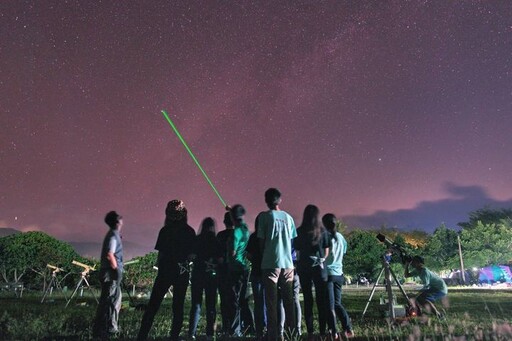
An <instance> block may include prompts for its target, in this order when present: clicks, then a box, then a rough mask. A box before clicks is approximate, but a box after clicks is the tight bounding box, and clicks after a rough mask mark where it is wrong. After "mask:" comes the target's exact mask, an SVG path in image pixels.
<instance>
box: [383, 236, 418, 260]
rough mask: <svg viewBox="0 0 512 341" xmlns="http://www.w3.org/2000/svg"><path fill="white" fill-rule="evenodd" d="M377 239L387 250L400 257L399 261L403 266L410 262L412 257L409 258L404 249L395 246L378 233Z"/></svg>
mask: <svg viewBox="0 0 512 341" xmlns="http://www.w3.org/2000/svg"><path fill="white" fill-rule="evenodd" d="M377 239H378V240H379V241H380V242H381V243H384V244H385V245H386V247H387V248H389V249H390V250H391V251H393V252H395V253H396V254H397V255H398V256H399V257H400V260H401V261H402V263H403V264H405V263H409V262H410V261H412V256H410V255H409V254H408V253H407V251H405V250H404V248H403V247H402V246H400V245H398V244H396V243H395V242H393V241H392V240H390V239H388V238H386V236H385V235H383V234H382V233H379V234H378V235H377Z"/></svg>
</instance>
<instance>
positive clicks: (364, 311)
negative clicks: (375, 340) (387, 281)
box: [361, 268, 384, 319]
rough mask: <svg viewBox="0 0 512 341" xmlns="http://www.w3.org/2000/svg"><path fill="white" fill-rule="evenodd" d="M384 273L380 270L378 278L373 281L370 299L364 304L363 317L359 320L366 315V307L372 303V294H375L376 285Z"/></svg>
mask: <svg viewBox="0 0 512 341" xmlns="http://www.w3.org/2000/svg"><path fill="white" fill-rule="evenodd" d="M383 272H384V268H382V269H381V270H380V272H379V276H378V277H377V280H376V281H375V284H374V285H373V288H372V291H371V292H370V297H368V302H366V306H365V307H364V310H363V315H362V316H361V318H362V319H363V318H364V315H365V314H366V310H367V309H368V306H369V305H370V302H371V301H372V297H373V294H374V293H375V289H377V285H378V284H379V280H380V277H381V276H382V273H383Z"/></svg>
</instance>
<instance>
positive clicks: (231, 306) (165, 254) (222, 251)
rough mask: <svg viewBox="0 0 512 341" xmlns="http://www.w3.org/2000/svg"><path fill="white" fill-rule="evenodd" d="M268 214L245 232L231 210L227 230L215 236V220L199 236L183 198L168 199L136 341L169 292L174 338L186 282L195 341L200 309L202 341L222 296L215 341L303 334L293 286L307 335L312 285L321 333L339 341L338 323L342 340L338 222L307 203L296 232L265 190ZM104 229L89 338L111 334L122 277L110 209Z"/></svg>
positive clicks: (117, 224) (274, 194)
mask: <svg viewBox="0 0 512 341" xmlns="http://www.w3.org/2000/svg"><path fill="white" fill-rule="evenodd" d="M265 202H266V204H267V207H268V210H267V211H264V212H261V213H260V214H259V215H258V216H257V218H256V222H255V226H254V228H255V231H254V232H253V233H252V234H251V233H250V231H249V227H248V225H247V223H246V222H245V219H244V216H245V213H246V211H245V208H244V207H243V206H242V205H234V206H233V207H228V208H227V210H228V211H227V212H226V214H225V215H224V220H223V222H224V225H225V227H226V229H225V230H223V231H221V232H219V233H218V234H216V233H215V221H214V220H213V219H212V218H206V219H204V220H203V221H202V223H201V227H200V230H199V231H198V232H199V234H198V235H197V236H196V233H195V231H194V229H193V228H192V227H190V226H189V225H188V223H187V209H186V207H185V204H184V203H183V202H182V201H180V200H172V201H170V202H169V203H168V204H167V207H166V210H165V223H164V227H162V229H161V230H160V232H159V235H158V239H157V241H156V245H155V249H156V250H157V251H158V260H157V267H158V274H157V276H156V279H155V282H154V284H153V289H152V291H151V296H150V299H149V302H148V304H147V307H146V309H145V311H144V315H143V317H142V322H141V326H140V329H139V333H138V336H137V339H138V340H145V339H147V338H148V335H149V332H150V330H151V326H152V324H153V320H154V317H155V315H156V313H157V312H158V310H159V308H160V304H161V303H162V300H163V298H164V296H165V295H166V294H167V292H168V290H169V288H170V287H172V296H173V300H172V313H173V319H172V326H171V333H170V338H171V339H172V340H178V339H179V336H180V333H181V330H182V327H183V320H184V303H185V295H186V291H187V288H188V286H189V282H190V283H191V298H192V300H191V301H192V302H191V307H190V314H189V328H188V329H189V330H188V336H189V337H190V338H191V339H194V338H195V336H196V333H197V326H198V322H199V318H200V315H201V307H202V305H203V298H204V301H205V308H206V309H205V311H206V312H205V315H206V336H207V338H209V339H213V337H214V333H215V332H216V328H215V326H216V315H217V312H216V306H217V297H218V296H220V310H221V316H222V327H221V333H222V334H224V335H226V336H231V337H239V336H242V335H243V334H244V333H253V334H255V335H256V337H257V338H259V339H263V338H264V337H266V338H267V339H268V340H277V339H279V338H281V337H283V335H284V333H289V335H300V334H301V333H302V330H301V325H302V317H301V316H302V309H301V305H300V302H299V288H301V289H302V292H303V295H304V314H303V315H304V318H305V321H306V327H307V333H308V335H313V334H314V333H315V330H314V325H313V320H314V319H313V302H314V299H313V287H314V292H315V296H316V300H315V302H316V305H317V311H318V318H319V322H320V323H319V332H320V334H322V335H327V333H328V332H329V333H330V334H331V336H333V338H334V339H338V338H339V334H338V329H337V323H336V320H337V319H340V320H341V323H342V327H343V329H344V332H345V335H346V336H348V337H351V336H353V331H352V326H351V323H350V318H349V317H348V314H347V312H346V310H345V309H344V307H343V305H342V303H341V288H342V282H343V255H344V254H345V253H346V250H347V242H346V241H345V239H344V238H343V236H342V235H341V234H340V233H339V232H337V231H336V217H335V215H334V214H326V215H324V216H323V218H322V219H320V211H319V209H318V208H317V207H316V206H314V205H308V206H307V207H306V209H305V210H304V217H303V221H302V224H301V225H300V226H299V227H298V228H296V226H295V222H294V220H293V218H292V217H291V216H290V215H289V214H288V213H286V212H285V211H283V210H281V208H280V204H281V193H280V192H279V190H277V189H276V188H269V189H268V190H267V191H266V192H265ZM105 223H106V224H107V225H108V226H109V227H110V230H109V232H108V233H107V235H106V236H105V240H104V243H103V247H102V255H101V268H100V278H101V282H102V293H101V297H100V304H99V305H98V309H97V313H96V318H95V323H94V327H93V334H94V336H95V337H103V336H108V335H109V334H112V333H116V332H118V325H117V323H118V315H119V309H120V303H121V289H120V284H121V281H122V274H123V270H122V267H123V259H122V254H123V252H122V243H121V239H120V230H121V227H122V225H123V221H122V217H121V216H120V215H119V214H117V212H115V211H112V212H109V213H108V214H107V216H106V217H105ZM249 283H250V284H251V286H252V293H253V300H254V305H253V309H251V306H250V304H249V300H248V295H247V289H248V285H249Z"/></svg>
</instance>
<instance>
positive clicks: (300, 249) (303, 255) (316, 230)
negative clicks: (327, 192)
mask: <svg viewBox="0 0 512 341" xmlns="http://www.w3.org/2000/svg"><path fill="white" fill-rule="evenodd" d="M319 215H320V210H319V209H318V207H316V206H315V205H308V206H306V208H305V209H304V216H303V219H302V224H301V225H300V226H299V228H297V238H296V239H295V243H294V245H295V250H296V251H297V257H298V262H297V271H298V273H299V279H300V285H301V287H302V293H303V295H304V317H305V319H306V328H307V331H308V334H309V337H312V336H313V334H314V328H313V287H312V285H314V286H315V296H316V305H317V310H318V322H319V329H320V334H321V335H325V333H326V327H327V311H328V302H327V269H326V267H325V265H324V261H325V258H326V257H327V255H328V254H329V248H330V247H331V241H330V238H329V236H328V234H327V232H326V231H325V230H324V229H323V228H322V226H321V224H320V220H319Z"/></svg>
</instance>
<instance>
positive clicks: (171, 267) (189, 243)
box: [137, 200, 196, 341]
mask: <svg viewBox="0 0 512 341" xmlns="http://www.w3.org/2000/svg"><path fill="white" fill-rule="evenodd" d="M195 238H196V233H195V231H194V229H193V228H192V227H190V226H189V225H188V224H187V209H186V207H185V204H184V203H183V201H181V200H172V201H169V203H168V204H167V207H166V209H165V224H164V227H162V229H161V230H160V233H159V234H158V239H157V241H156V245H155V249H156V250H158V260H157V265H158V274H157V276H156V279H155V283H154V284H153V290H152V291H151V296H150V298H149V303H148V306H147V308H146V311H145V312H144V315H143V317H142V322H141V326H140V329H139V333H138V335H137V340H146V339H147V338H148V334H149V331H150V329H151V326H152V325H153V320H154V318H155V315H156V313H157V312H158V309H159V308H160V304H161V303H162V300H163V298H164V296H165V294H166V293H167V290H169V288H170V287H171V286H172V287H173V300H172V314H173V319H172V327H171V335H170V336H171V337H170V339H171V340H173V341H177V340H178V339H179V336H180V332H181V328H182V327H183V309H184V303H185V294H186V292H187V287H188V281H189V263H190V262H191V261H192V260H193V259H194V257H195V255H194V243H195Z"/></svg>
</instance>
